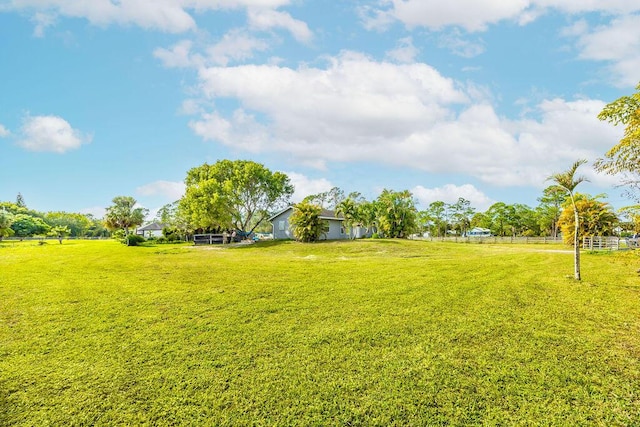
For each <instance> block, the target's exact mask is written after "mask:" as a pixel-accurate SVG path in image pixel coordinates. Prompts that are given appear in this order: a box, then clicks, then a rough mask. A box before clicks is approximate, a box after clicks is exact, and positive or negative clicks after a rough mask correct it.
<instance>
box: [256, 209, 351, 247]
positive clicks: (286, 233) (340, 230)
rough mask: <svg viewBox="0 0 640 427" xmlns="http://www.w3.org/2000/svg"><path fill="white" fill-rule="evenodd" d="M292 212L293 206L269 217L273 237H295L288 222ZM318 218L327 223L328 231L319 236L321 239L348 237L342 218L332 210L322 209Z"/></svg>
mask: <svg viewBox="0 0 640 427" xmlns="http://www.w3.org/2000/svg"><path fill="white" fill-rule="evenodd" d="M292 213H293V206H289V207H288V208H286V209H283V210H282V211H280V212H278V213H277V214H275V215H273V216H272V217H271V218H269V222H270V223H271V225H272V226H273V238H274V239H295V237H294V235H293V228H292V227H291V225H290V224H289V217H290V216H291V214H292ZM320 219H324V220H326V221H327V222H328V223H329V232H328V233H327V234H325V235H324V236H322V237H321V239H322V240H337V239H348V238H349V235H348V234H347V232H346V230H345V228H344V226H343V224H342V222H343V221H344V218H342V217H340V216H337V215H336V213H335V212H334V211H330V210H327V209H323V210H322V212H321V213H320Z"/></svg>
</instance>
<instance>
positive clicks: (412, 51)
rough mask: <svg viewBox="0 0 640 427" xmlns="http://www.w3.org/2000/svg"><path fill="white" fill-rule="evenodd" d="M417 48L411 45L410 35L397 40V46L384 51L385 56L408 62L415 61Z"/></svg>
mask: <svg viewBox="0 0 640 427" xmlns="http://www.w3.org/2000/svg"><path fill="white" fill-rule="evenodd" d="M418 53H419V50H418V48H416V47H415V46H414V45H413V39H412V38H411V37H405V38H403V39H400V40H398V46H397V47H396V48H395V49H393V50H390V51H388V52H387V53H386V56H387V58H390V59H392V60H394V61H397V62H400V63H405V64H410V63H412V62H414V61H415V59H416V56H417V55H418Z"/></svg>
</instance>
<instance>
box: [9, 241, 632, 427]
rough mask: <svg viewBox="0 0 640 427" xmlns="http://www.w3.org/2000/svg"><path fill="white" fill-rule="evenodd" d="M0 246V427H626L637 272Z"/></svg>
mask: <svg viewBox="0 0 640 427" xmlns="http://www.w3.org/2000/svg"><path fill="white" fill-rule="evenodd" d="M572 261H573V260H572V255H571V254H570V253H561V252H555V251H549V250H547V247H544V246H534V245H531V246H510V245H464V244H448V243H439V242H413V241H387V240H367V241H355V242H327V243H320V244H309V245H303V244H297V243H293V242H282V243H280V242H277V243H276V242H274V243H267V244H258V245H253V246H248V247H235V248H225V249H222V248H219V247H216V248H210V247H189V246H165V245H158V246H154V247H139V248H131V247H125V246H122V245H120V244H118V243H115V242H82V241H78V242H75V241H70V242H65V243H64V244H63V245H58V244H51V243H50V244H48V245H43V246H37V245H35V244H32V243H26V242H25V243H22V244H5V245H4V246H2V247H0V271H2V279H1V282H0V321H1V322H2V323H1V324H0V389H1V390H2V395H1V396H0V405H2V408H1V409H2V410H0V423H2V424H12V425H13V424H17V425H61V424H67V425H84V424H92V425H118V424H120V425H124V424H155V425H193V424H211V425H247V424H251V425H327V424H329V425H438V424H442V425H445V424H446V425H470V424H471V425H473V424H477V425H482V424H484V425H494V424H531V425H540V424H547V425H549V424H552V425H558V424H562V425H567V424H571V425H579V424H583V425H584V424H595V425H598V424H600V425H615V424H618V425H630V424H633V423H634V422H638V420H640V402H639V401H638V395H639V392H640V385H639V383H640V381H639V380H640V378H639V376H640V374H639V370H638V368H639V364H638V356H640V352H639V350H640V334H638V332H640V316H639V315H640V304H639V303H638V296H639V295H638V291H639V290H640V287H639V286H638V279H637V275H636V274H635V269H637V266H636V265H635V264H636V263H637V256H636V255H635V253H632V252H627V253H614V254H609V255H596V254H584V255H583V277H584V281H583V282H581V283H577V282H574V281H572V280H570V279H567V278H566V276H567V275H570V274H571V272H572Z"/></svg>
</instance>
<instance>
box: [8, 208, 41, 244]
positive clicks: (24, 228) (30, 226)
mask: <svg viewBox="0 0 640 427" xmlns="http://www.w3.org/2000/svg"><path fill="white" fill-rule="evenodd" d="M11 229H13V231H14V232H15V235H16V236H17V237H20V238H23V237H30V236H36V235H44V234H47V233H48V232H49V230H50V229H51V227H50V226H49V225H48V224H47V223H46V222H44V220H43V219H42V218H40V217H37V216H32V215H27V214H17V215H14V216H13V220H12V223H11Z"/></svg>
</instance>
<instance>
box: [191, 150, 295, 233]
mask: <svg viewBox="0 0 640 427" xmlns="http://www.w3.org/2000/svg"><path fill="white" fill-rule="evenodd" d="M185 183H186V185H187V189H186V192H185V195H184V197H183V198H182V199H181V200H180V204H179V208H180V211H181V212H182V215H183V218H184V219H185V220H186V222H187V223H188V224H189V225H190V227H191V228H192V229H219V230H222V229H237V230H242V231H244V232H247V233H250V232H252V231H253V230H254V229H255V228H256V227H257V226H258V225H259V224H260V223H262V222H263V221H264V220H265V219H267V218H268V217H269V214H270V212H272V211H274V210H278V209H279V208H282V207H284V206H285V205H286V204H287V203H288V201H289V198H290V197H291V195H292V194H293V186H292V185H291V183H290V180H289V177H288V176H287V175H285V174H283V173H282V172H271V171H270V170H269V169H267V168H266V167H265V166H264V165H262V164H260V163H256V162H252V161H248V160H236V161H231V160H220V161H218V162H216V163H215V164H213V165H209V164H207V163H205V164H204V165H202V166H198V167H196V168H193V169H191V170H189V172H187V178H186V179H185Z"/></svg>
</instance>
